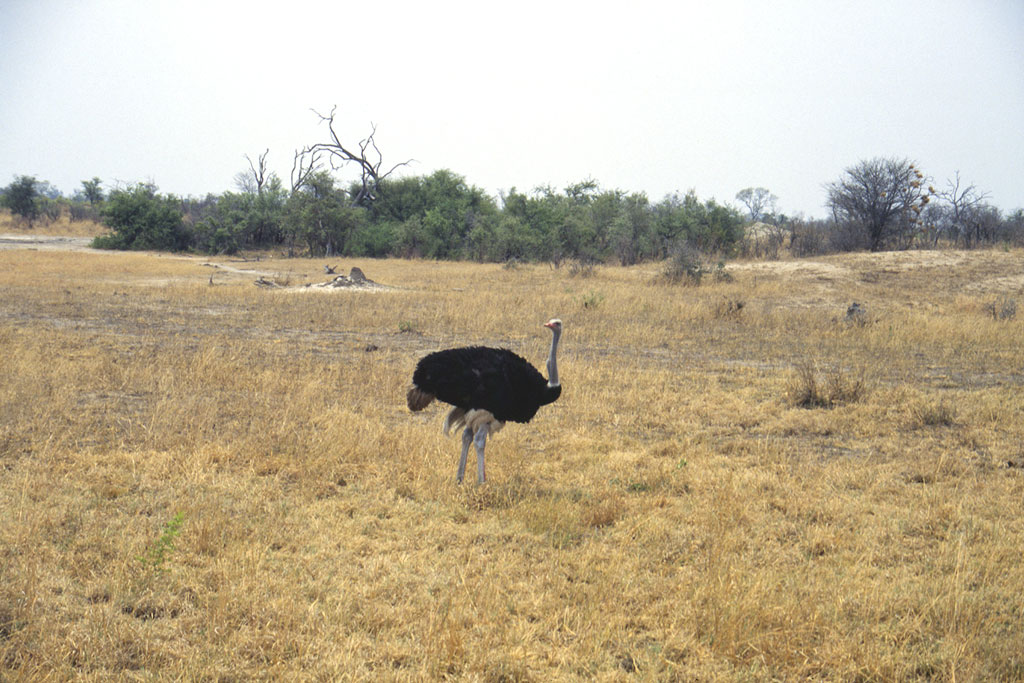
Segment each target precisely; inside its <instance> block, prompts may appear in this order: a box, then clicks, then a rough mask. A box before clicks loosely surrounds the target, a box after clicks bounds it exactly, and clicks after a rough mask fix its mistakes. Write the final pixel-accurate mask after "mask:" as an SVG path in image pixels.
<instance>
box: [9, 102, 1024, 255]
mask: <svg viewBox="0 0 1024 683" xmlns="http://www.w3.org/2000/svg"><path fill="white" fill-rule="evenodd" d="M321 119H322V120H323V121H324V122H325V123H326V124H327V126H328V130H329V133H330V134H329V139H328V140H327V141H326V142H323V143H317V144H315V145H311V146H309V147H306V148H304V149H302V150H299V151H298V152H296V153H295V160H294V165H293V171H292V175H291V178H290V181H291V182H290V186H287V187H286V185H285V183H284V181H283V180H282V179H281V178H280V177H279V176H277V174H275V173H273V172H268V170H267V163H266V162H267V155H268V154H269V151H268V152H264V154H262V155H260V156H259V157H257V160H256V161H255V162H254V161H252V160H251V159H250V160H249V170H248V171H242V172H240V173H239V174H238V175H237V176H236V178H235V180H236V186H237V191H234V192H225V193H223V194H220V195H213V194H209V195H207V196H206V197H202V198H194V197H187V198H181V197H176V196H174V195H167V194H161V193H160V192H159V191H158V188H157V187H156V186H154V185H152V184H150V183H137V184H134V185H129V186H121V187H116V188H114V189H112V190H111V191H110V192H109V194H106V193H104V191H103V189H102V181H101V180H100V179H99V178H92V179H90V180H86V181H83V182H82V187H81V189H80V190H79V191H78V192H76V194H75V195H74V196H73V197H71V198H64V197H62V196H61V195H60V193H59V192H58V191H56V190H55V188H53V187H52V186H51V185H49V183H46V182H45V181H38V180H36V179H35V178H33V177H30V176H19V177H16V178H15V179H14V181H13V182H12V183H11V184H10V185H8V186H7V187H5V188H3V189H2V196H0V202H2V204H3V205H4V206H6V207H7V208H9V209H10V210H11V212H12V213H13V214H14V215H15V216H16V217H18V218H19V219H21V220H24V221H27V222H29V223H30V224H31V223H32V222H33V221H40V220H53V219H55V216H56V215H60V213H61V212H62V211H65V210H66V211H67V212H68V213H69V215H70V218H71V219H72V220H84V219H87V218H91V219H98V220H100V221H102V222H103V223H104V224H105V225H107V226H108V227H109V228H110V229H111V232H110V233H109V234H107V235H103V236H101V237H97V238H96V239H95V241H94V246H96V247H99V248H109V249H152V250H173V251H184V250H188V251H196V252H203V253H210V254H233V253H237V252H239V251H243V250H256V249H267V248H281V249H283V250H285V251H286V252H287V253H289V254H291V255H308V256H312V257H324V256H335V255H338V256H351V257H385V256H399V257H412V258H430V259H450V260H475V261H492V262H506V261H511V260H519V261H546V262H550V263H552V264H554V265H555V266H558V265H559V264H561V263H562V262H563V261H565V260H570V259H571V260H575V261H579V262H584V263H599V262H600V263H619V264H621V265H625V266H628V265H633V264H635V263H639V262H642V261H650V260H660V259H665V258H668V257H671V256H673V255H678V254H680V253H686V254H693V253H694V252H697V253H700V254H704V255H715V256H716V257H729V256H736V255H741V256H758V257H768V258H771V257H776V256H778V254H779V252H780V250H781V249H784V248H785V249H788V250H789V251H790V252H791V253H793V254H794V255H798V256H802V255H813V254H823V253H831V252H841V251H851V250H872V251H876V250H880V249H909V248H934V247H937V246H940V245H952V246H962V247H965V248H972V247H977V246H981V245H985V244H995V243H1008V244H1016V245H1024V212H1022V211H1021V210H1020V209H1018V210H1017V211H1016V212H1014V213H1012V214H1009V215H1003V214H1002V212H1000V211H999V210H998V209H996V208H995V207H993V206H991V205H990V204H989V203H988V202H987V198H988V195H987V193H984V192H982V191H980V190H978V189H977V188H976V187H975V186H974V185H971V184H968V183H965V182H962V181H961V179H960V175H959V173H957V174H956V176H955V178H954V179H950V180H948V181H947V183H946V185H944V186H942V187H936V183H935V182H934V181H933V179H931V178H929V177H927V176H925V174H924V173H923V172H922V171H921V170H920V169H919V168H918V166H917V165H916V164H915V163H914V162H912V161H909V160H906V159H900V158H875V159H869V160H863V161H860V162H858V163H857V164H855V165H853V166H851V167H849V168H847V169H846V171H845V172H844V173H843V175H842V176H841V177H840V178H839V179H837V180H835V181H834V182H832V183H829V184H827V185H826V186H825V189H826V192H827V202H826V206H827V207H828V209H829V211H830V214H831V215H830V216H829V217H828V218H826V219H805V218H802V217H790V216H786V215H785V214H783V213H781V212H780V211H778V209H777V198H776V197H775V196H774V195H772V194H771V192H770V191H769V190H767V189H766V188H761V187H758V188H746V189H743V190H741V191H740V192H738V193H737V194H736V200H737V202H739V204H740V205H742V206H743V207H744V208H745V211H742V210H740V209H738V208H736V207H735V206H733V205H730V204H723V203H719V202H717V201H716V200H715V199H709V200H701V199H700V198H698V197H697V195H696V194H695V192H693V191H692V190H691V191H690V192H687V193H685V194H679V193H675V194H672V195H669V196H666V197H664V198H663V199H662V200H660V201H658V202H652V201H650V200H649V199H648V197H647V196H646V194H644V193H642V192H627V191H622V190H609V189H604V188H601V187H600V185H599V184H598V182H597V181H595V180H592V179H586V180H583V181H580V182H577V183H574V184H571V185H569V186H568V187H565V188H561V189H556V188H553V187H550V186H545V187H539V188H535V189H534V190H532V191H530V192H520V191H519V190H517V189H515V188H512V189H511V190H508V191H505V192H502V193H501V194H500V195H499V196H498V197H492V196H490V195H488V194H487V193H486V192H484V191H483V190H482V189H480V188H478V187H476V186H473V185H471V184H470V183H468V182H467V181H466V179H465V178H464V177H462V176H460V175H458V174H457V173H454V172H453V171H451V170H439V171H435V172H434V173H431V174H429V175H419V176H412V175H411V176H403V177H397V176H395V175H394V173H393V172H394V171H395V170H396V169H397V168H399V167H401V166H404V165H405V163H407V162H405V163H400V164H396V165H395V166H392V167H390V168H386V167H385V166H384V165H383V159H382V155H381V154H380V150H379V149H378V147H377V145H376V142H375V141H374V134H375V132H376V131H375V130H374V131H373V133H371V135H370V136H368V137H367V138H366V139H364V140H362V141H360V142H359V144H358V145H351V146H346V145H345V144H343V143H342V142H341V139H340V137H339V136H338V135H337V134H336V132H335V130H334V112H333V111H332V112H331V113H330V115H328V116H321ZM246 158H247V159H249V157H246ZM353 165H354V166H355V167H356V168H357V169H358V175H359V178H358V179H357V180H352V181H349V182H348V183H347V184H346V183H343V182H341V181H339V179H338V175H337V173H336V171H337V170H338V169H339V168H346V167H351V166H353Z"/></svg>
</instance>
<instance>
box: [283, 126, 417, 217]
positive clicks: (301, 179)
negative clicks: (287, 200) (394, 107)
mask: <svg viewBox="0 0 1024 683" xmlns="http://www.w3.org/2000/svg"><path fill="white" fill-rule="evenodd" d="M336 110H337V106H334V107H332V108H331V113H330V114H328V115H326V116H325V115H323V114H321V113H320V112H318V111H316V110H315V109H313V110H311V111H312V112H313V113H314V114H316V115H317V116H319V117H320V122H321V123H324V122H326V123H327V130H328V132H329V133H330V141H329V142H317V143H315V144H313V145H309V146H307V147H303V148H302V149H301V150H299V151H298V152H296V153H295V162H294V164H293V166H292V190H293V191H294V190H296V189H298V188H300V187H302V185H303V184H305V182H306V181H307V180H308V179H309V176H310V175H312V174H313V173H315V172H316V171H318V170H320V169H321V168H322V164H323V158H324V156H326V158H327V161H328V162H329V164H330V168H331V170H332V171H337V170H339V169H341V168H342V167H344V166H347V165H348V164H352V163H354V164H356V166H358V167H359V178H360V182H359V189H358V190H357V191H356V193H355V195H354V196H353V197H352V204H353V206H359V205H365V204H370V203H373V201H374V200H376V198H377V190H378V188H379V187H380V183H381V181H383V180H384V179H385V178H387V177H388V176H389V175H391V174H392V173H394V172H395V170H397V169H399V168H401V167H402V166H408V165H409V164H410V163H412V161H413V159H409V160H408V161H403V162H402V163H399V164H395V165H394V166H392V167H390V168H389V169H387V170H386V171H384V170H382V169H383V166H384V156H383V154H382V153H381V151H380V148H379V147H377V141H376V139H375V137H376V134H377V126H376V125H374V124H372V123H371V124H370V135H369V136H367V137H366V138H364V139H362V140H360V141H359V143H358V144H357V146H356V147H355V148H351V147H348V146H346V145H345V144H344V143H343V142H342V141H341V138H340V137H339V136H338V133H337V131H336V130H335V129H334V115H335V111H336ZM356 149H358V151H355V150H356Z"/></svg>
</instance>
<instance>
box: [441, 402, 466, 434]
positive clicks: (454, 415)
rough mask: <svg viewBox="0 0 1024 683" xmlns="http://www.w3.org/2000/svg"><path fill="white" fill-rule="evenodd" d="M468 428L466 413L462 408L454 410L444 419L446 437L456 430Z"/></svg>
mask: <svg viewBox="0 0 1024 683" xmlns="http://www.w3.org/2000/svg"><path fill="white" fill-rule="evenodd" d="M465 426H466V411H465V410H463V409H462V408H452V409H451V410H450V411H448V415H446V416H445V418H444V427H443V429H444V435H445V436H448V432H449V431H451V430H452V428H455V429H456V430H459V429H461V428H462V427H465Z"/></svg>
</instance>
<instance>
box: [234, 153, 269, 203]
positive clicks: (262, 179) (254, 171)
mask: <svg viewBox="0 0 1024 683" xmlns="http://www.w3.org/2000/svg"><path fill="white" fill-rule="evenodd" d="M268 154H270V150H269V149H268V150H267V151H265V152H263V154H261V155H259V156H258V157H257V162H256V163H255V164H254V163H253V162H252V159H251V158H249V155H248V154H246V155H245V160H246V161H248V162H249V172H248V173H246V172H245V171H239V172H238V173H237V174H235V185H237V186H238V189H240V190H241V191H242V192H246V193H248V194H263V186H264V185H265V184H266V182H267V179H268V176H267V155H268Z"/></svg>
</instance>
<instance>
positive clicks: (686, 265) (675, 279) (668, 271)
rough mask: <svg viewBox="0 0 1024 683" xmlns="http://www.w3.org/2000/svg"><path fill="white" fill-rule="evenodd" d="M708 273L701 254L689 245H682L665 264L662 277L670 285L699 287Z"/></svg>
mask: <svg viewBox="0 0 1024 683" xmlns="http://www.w3.org/2000/svg"><path fill="white" fill-rule="evenodd" d="M706 273H707V270H705V268H704V264H703V261H702V259H701V254H700V252H699V251H697V249H695V248H694V247H693V246H691V245H689V244H685V243H684V244H681V245H679V246H678V247H676V249H675V250H674V252H673V254H672V256H671V257H670V258H669V260H668V261H666V262H665V268H664V270H663V271H662V276H663V277H664V278H665V280H666V281H667V282H668V283H669V284H673V285H674V284H680V283H682V284H686V285H694V286H696V285H699V284H700V281H701V279H703V277H704V275H705V274H706Z"/></svg>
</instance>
